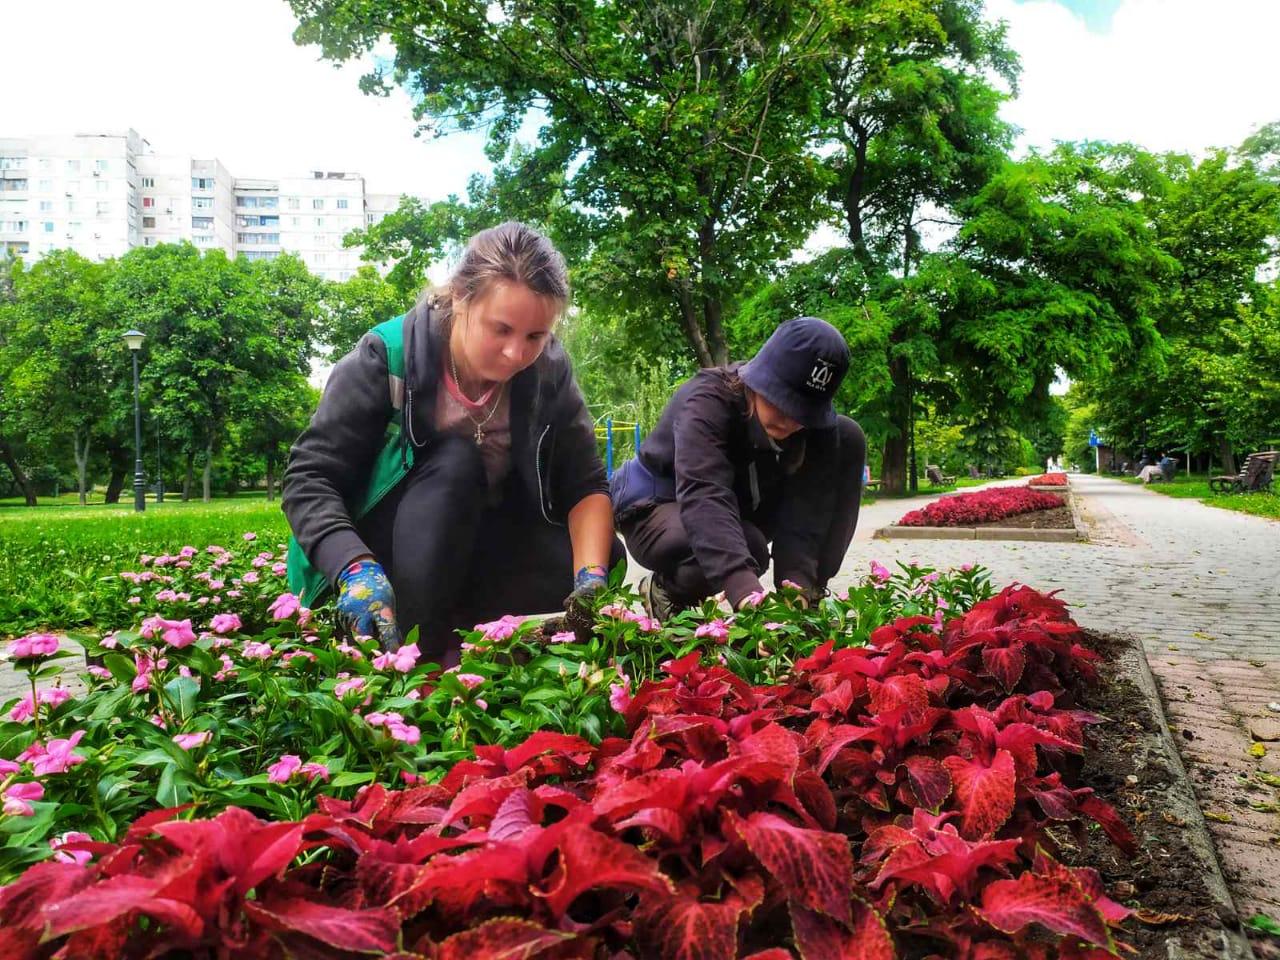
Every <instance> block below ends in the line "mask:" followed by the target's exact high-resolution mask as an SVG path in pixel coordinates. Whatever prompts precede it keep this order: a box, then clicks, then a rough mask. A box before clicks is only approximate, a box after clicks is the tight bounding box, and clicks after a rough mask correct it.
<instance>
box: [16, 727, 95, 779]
mask: <svg viewBox="0 0 1280 960" xmlns="http://www.w3.org/2000/svg"><path fill="white" fill-rule="evenodd" d="M83 736H84V731H83V730H77V731H76V732H75V733H73V734H72V735H71V736H70V737H67V738H66V739H65V740H61V739H60V740H50V741H49V743H48V745H47V746H42V745H41V744H40V742H39V741H37V742H35V743H33V744H31V746H29V747H27V749H26V750H24V751H22V753H20V754H19V755H18V760H20V761H21V762H23V763H26V762H28V761H30V762H31V772H32V773H34V774H35V775H36V776H37V777H43V776H45V775H47V774H50V773H66V772H67V771H68V770H70V769H71V768H72V767H74V766H76V765H77V764H81V763H84V757H79V756H76V755H75V754H74V753H72V752H71V751H72V750H74V749H75V746H76V744H77V743H79V742H80V739H81V738H82V737H83Z"/></svg>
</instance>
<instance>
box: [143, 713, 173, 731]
mask: <svg viewBox="0 0 1280 960" xmlns="http://www.w3.org/2000/svg"><path fill="white" fill-rule="evenodd" d="M147 719H148V720H150V721H151V725H152V726H153V727H159V728H160V729H161V730H167V729H168V727H167V726H166V724H165V722H164V717H162V716H160V714H158V713H153V714H152V715H151V716H149V717H147Z"/></svg>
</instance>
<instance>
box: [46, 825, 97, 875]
mask: <svg viewBox="0 0 1280 960" xmlns="http://www.w3.org/2000/svg"><path fill="white" fill-rule="evenodd" d="M92 841H93V837H91V836H89V835H88V834H87V833H81V832H80V831H78V830H71V831H68V832H67V833H64V834H63V835H62V836H60V837H50V838H49V849H50V850H54V851H57V852H56V853H54V855H53V859H55V860H58V861H61V862H62V863H75V864H78V865H79V866H82V867H83V866H84V865H85V864H86V863H88V862H89V861H90V860H92V859H93V854H92V853H90V852H89V851H88V850H63V849H62V848H63V847H64V846H65V845H66V844H68V843H82V842H84V843H91V842H92Z"/></svg>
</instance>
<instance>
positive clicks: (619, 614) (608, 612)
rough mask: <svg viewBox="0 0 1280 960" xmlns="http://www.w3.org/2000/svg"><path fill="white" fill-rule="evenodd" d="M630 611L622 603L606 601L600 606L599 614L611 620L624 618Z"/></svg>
mask: <svg viewBox="0 0 1280 960" xmlns="http://www.w3.org/2000/svg"><path fill="white" fill-rule="evenodd" d="M630 612H631V611H630V610H629V609H628V608H627V605H626V604H623V603H607V604H605V605H604V606H603V607H601V608H600V616H602V617H609V618H611V619H613V620H625V619H626V618H627V614H628V613H630Z"/></svg>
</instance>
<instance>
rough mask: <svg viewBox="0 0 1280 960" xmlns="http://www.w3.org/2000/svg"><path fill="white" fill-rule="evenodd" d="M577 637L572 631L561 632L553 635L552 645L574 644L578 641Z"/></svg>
mask: <svg viewBox="0 0 1280 960" xmlns="http://www.w3.org/2000/svg"><path fill="white" fill-rule="evenodd" d="M577 639H578V638H577V636H576V635H575V634H574V632H573V631H572V630H561V631H560V632H559V633H553V634H552V635H551V641H550V642H551V643H573V642H574V641H575V640H577Z"/></svg>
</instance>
